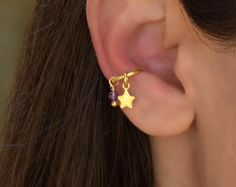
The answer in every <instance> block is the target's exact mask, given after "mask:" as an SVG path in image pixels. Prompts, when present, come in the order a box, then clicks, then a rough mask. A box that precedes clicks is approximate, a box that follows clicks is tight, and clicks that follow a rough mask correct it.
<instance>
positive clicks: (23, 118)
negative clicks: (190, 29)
mask: <svg viewBox="0 0 236 187" xmlns="http://www.w3.org/2000/svg"><path fill="white" fill-rule="evenodd" d="M204 1H206V0H204ZM187 2H194V0H186V1H183V5H184V6H185V8H186V10H187V12H188V14H189V15H190V16H192V18H193V20H194V21H195V23H196V24H198V26H199V27H200V28H201V29H203V30H206V29H207V31H209V33H211V34H213V35H214V33H215V34H216V36H218V35H220V36H231V34H230V33H231V32H232V31H233V30H232V31H231V30H230V31H229V28H230V29H231V27H233V26H232V25H231V24H233V22H232V21H233V19H231V22H229V23H228V24H227V25H228V26H229V25H231V27H227V28H225V29H226V31H228V32H224V33H221V31H223V29H224V26H222V27H221V29H220V30H216V28H218V26H217V24H216V22H217V20H213V18H214V16H212V17H211V15H208V14H204V16H208V18H209V19H207V20H209V21H208V22H206V21H205V19H203V18H202V17H201V16H202V12H199V11H198V12H196V9H194V7H193V6H191V4H188V3H187ZM198 2H199V1H198ZM208 2H210V1H208ZM211 2H213V1H211ZM215 2H216V0H215ZM217 2H218V3H219V2H222V3H221V4H223V3H225V2H226V1H221V0H218V1H217ZM228 2H230V0H228ZM85 3H86V2H85V0H77V1H75V0H53V1H50V0H38V1H37V5H36V8H35V10H34V14H33V19H32V24H31V27H30V31H29V36H28V39H27V41H26V47H25V53H24V55H23V60H22V62H21V63H20V64H19V65H18V70H17V73H16V77H15V83H14V87H13V89H12V94H11V95H10V100H9V105H8V110H7V114H8V115H7V123H6V126H5V130H4V143H3V146H2V151H1V157H0V186H8V187H21V186H22V187H23V186H24V187H25V186H33V187H39V186H45V187H46V186H71V187H73V186H76V187H87V186H96V187H102V186H112V187H116V186H117V187H120V186H123V187H126V186H127V187H139V186H140V187H144V186H145V187H151V186H153V185H154V183H153V168H152V160H151V149H150V142H149V137H148V136H147V135H145V134H144V133H142V132H141V131H139V130H138V129H136V128H135V127H134V126H133V125H132V124H131V122H130V121H129V120H128V119H127V118H126V116H125V115H124V114H123V113H122V111H121V110H120V109H118V108H116V109H113V108H111V106H110V102H109V101H108V99H107V93H108V91H109V86H108V83H107V80H106V79H105V78H104V77H103V74H102V72H101V71H100V69H99V66H98V62H97V59H96V55H95V52H94V49H93V45H92V42H91V38H90V35H89V30H88V26H87V22H86V12H85ZM219 4H220V3H219ZM226 4H227V3H226ZM192 5H195V6H198V5H197V4H196V3H195V4H194V3H193V4H192ZM199 6H200V5H199ZM214 8H217V7H214ZM218 8H219V7H218ZM209 16H210V17H209ZM235 19H236V16H235V15H234V21H235ZM235 22H236V21H235ZM235 22H234V23H235ZM214 24H215V26H214ZM212 25H213V26H212ZM233 25H234V26H235V25H236V24H233ZM234 31H235V30H234ZM227 33H229V34H227ZM234 34H235V33H234ZM223 38H225V37H223ZM230 38H232V37H230Z"/></svg>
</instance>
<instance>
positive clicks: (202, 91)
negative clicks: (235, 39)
mask: <svg viewBox="0 0 236 187" xmlns="http://www.w3.org/2000/svg"><path fill="white" fill-rule="evenodd" d="M114 5H116V6H114ZM86 8H87V20H88V24H89V29H90V33H91V37H92V40H93V45H94V48H95V51H96V54H97V58H98V61H99V65H100V67H101V70H102V71H103V73H104V75H105V77H106V78H107V79H109V78H110V77H111V76H113V75H120V74H122V73H124V72H127V71H132V70H134V69H136V68H138V67H143V68H144V72H142V73H140V74H139V75H136V76H134V77H132V78H131V79H130V84H131V88H130V92H131V93H132V95H134V96H136V100H135V102H134V105H133V109H132V110H131V109H127V108H125V109H123V112H124V113H125V114H126V115H127V117H128V118H129V119H130V121H131V122H132V123H133V124H134V125H135V126H136V127H137V128H139V129H140V130H142V131H143V132H145V133H147V134H148V135H150V140H151V144H152V155H153V163H154V173H155V180H156V181H157V182H156V183H157V184H158V186H160V187H199V186H201V187H212V186H214V187H223V186H224V187H225V186H227V187H231V186H232V187H233V186H236V181H235V177H236V176H235V175H236V174H235V171H236V160H235V157H234V156H235V149H234V148H235V144H236V136H235V131H236V126H235V121H236V115H235V113H236V97H235V95H236V84H235V82H236V76H235V75H236V63H235V59H236V53H235V52H234V51H233V50H228V49H225V48H224V47H223V46H220V44H218V43H214V41H211V40H209V39H208V38H207V37H206V35H204V34H203V33H201V31H199V30H197V29H196V28H193V26H192V24H191V23H190V21H189V20H188V18H187V17H186V15H185V14H184V13H183V12H182V10H181V6H180V4H179V3H178V1H177V0H150V1H145V0H134V1H128V0H87V5H86ZM137 10H138V11H139V13H137ZM226 50H227V51H226ZM117 91H118V93H119V94H122V90H121V89H118V90H117Z"/></svg>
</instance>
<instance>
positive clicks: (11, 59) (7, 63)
mask: <svg viewBox="0 0 236 187" xmlns="http://www.w3.org/2000/svg"><path fill="white" fill-rule="evenodd" d="M33 4H34V1H33V0H0V129H1V127H2V125H3V123H4V121H5V118H6V114H5V109H6V105H7V99H8V95H9V92H10V89H11V84H12V80H13V76H14V72H15V68H16V64H17V63H18V62H19V61H20V60H21V54H22V49H23V44H24V40H25V37H26V32H25V31H26V27H27V26H28V22H29V20H30V16H31V13H32V9H33Z"/></svg>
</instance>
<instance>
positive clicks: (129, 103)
mask: <svg viewBox="0 0 236 187" xmlns="http://www.w3.org/2000/svg"><path fill="white" fill-rule="evenodd" d="M141 71H142V69H137V70H135V71H131V72H129V73H124V74H123V75H120V76H116V77H111V78H110V79H109V85H110V88H111V91H110V92H109V94H108V98H109V99H110V101H111V106H113V107H117V106H118V101H119V106H120V108H125V107H128V108H130V109H132V108H133V101H134V100H135V97H134V96H132V95H130V93H129V91H128V90H129V88H130V83H129V82H128V81H129V78H130V77H132V76H134V75H136V74H138V73H140V72H141ZM121 80H123V81H124V82H123V84H122V87H123V89H124V92H123V95H121V96H117V94H116V92H115V87H116V86H118V85H119V82H120V81H121ZM117 99H118V101H117Z"/></svg>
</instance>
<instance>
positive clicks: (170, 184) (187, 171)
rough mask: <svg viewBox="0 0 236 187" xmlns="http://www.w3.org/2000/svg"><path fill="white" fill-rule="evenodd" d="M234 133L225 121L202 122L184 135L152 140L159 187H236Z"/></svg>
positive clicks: (233, 128)
mask: <svg viewBox="0 0 236 187" xmlns="http://www.w3.org/2000/svg"><path fill="white" fill-rule="evenodd" d="M229 121H230V120H229ZM231 123H232V121H231ZM235 133H236V126H233V125H232V124H231V125H229V124H227V122H225V121H224V122H223V121H220V120H219V121H218V122H217V123H212V122H211V123H209V121H208V120H205V121H204V120H199V121H198V123H197V122H196V123H195V124H193V125H192V127H191V128H190V129H189V130H188V131H186V132H185V133H184V134H181V135H178V136H173V137H168V138H152V139H151V144H152V153H153V162H154V173H155V180H156V186H158V187H199V186H201V187H209V186H214V187H223V186H227V187H234V186H236V172H235V171H236V158H235V155H236V153H235V152H236V151H235V150H236V148H235V145H236V136H235Z"/></svg>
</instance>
